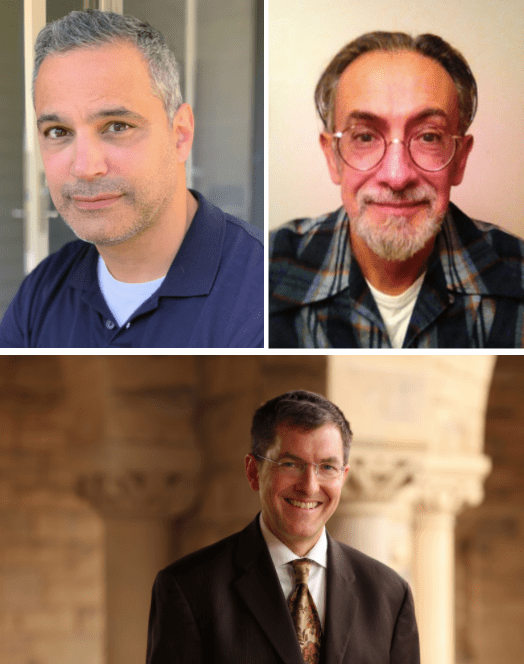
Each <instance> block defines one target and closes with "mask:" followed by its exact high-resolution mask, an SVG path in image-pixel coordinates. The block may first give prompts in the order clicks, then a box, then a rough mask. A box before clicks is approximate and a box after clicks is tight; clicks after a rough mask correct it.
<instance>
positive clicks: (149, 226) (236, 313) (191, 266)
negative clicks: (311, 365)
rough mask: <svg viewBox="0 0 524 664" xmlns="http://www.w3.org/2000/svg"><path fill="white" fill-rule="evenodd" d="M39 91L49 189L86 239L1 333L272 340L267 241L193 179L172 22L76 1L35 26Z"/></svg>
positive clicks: (188, 119) (48, 267)
mask: <svg viewBox="0 0 524 664" xmlns="http://www.w3.org/2000/svg"><path fill="white" fill-rule="evenodd" d="M33 94H34V104H35V111H36V117H37V125H38V135H39V142H40V148H41V152H42V156H43V162H44V168H45V172H46V178H47V183H48V186H49V190H50V193H51V197H52V199H53V202H54V204H55V206H56V209H57V210H58V212H59V213H60V214H61V216H62V217H63V218H64V219H65V220H66V221H67V223H68V224H69V225H70V226H71V228H72V229H73V231H74V232H75V233H76V235H78V237H79V238H80V240H77V241H75V242H72V243H70V244H67V245H66V246H65V247H63V248H62V249H61V250H60V251H58V252H57V253H56V254H53V255H52V256H50V257H48V258H47V259H45V260H44V261H43V262H42V263H41V264H40V265H39V266H38V267H37V268H36V269H35V270H34V271H33V272H32V273H31V274H30V275H29V276H28V277H27V278H26V279H25V280H24V282H23V283H22V286H21V287H20V290H19V291H18V293H17V295H16V297H15V299H14V300H13V302H12V303H11V305H10V306H9V308H8V310H7V312H6V314H5V317H4V319H3V321H2V323H1V325H0V346H1V347H4V348H6V347H11V348H13V347H14V348H17V347H31V348H32V347H38V348H43V347H44V348H45V347H54V348H56V347H123V348H125V347H175V348H177V347H178V348H179V347H200V348H201V347H233V348H234V347H262V346H263V305H262V302H263V248H262V244H261V241H260V239H259V237H258V233H257V231H256V230H255V229H254V228H253V227H251V226H249V225H248V224H246V223H244V222H242V221H240V220H238V219H235V218H234V217H231V216H229V215H227V214H225V213H224V212H222V211H221V210H219V209H218V208H216V207H214V206H213V205H211V204H210V203H209V202H208V201H206V200H205V199H204V197H203V196H201V195H200V194H198V193H196V192H192V191H189V190H188V189H187V187H186V182H185V161H186V159H187V158H188V156H189V153H190V150H191V145H192V142H193V133H194V126H193V114H192V110H191V107H190V106H189V105H188V104H184V103H182V99H181V95H180V87H179V77H178V70H177V65H176V61H175V58H174V56H173V54H172V53H171V52H170V51H169V49H168V47H167V45H166V43H165V41H164V38H163V37H162V35H161V34H160V33H159V32H158V31H157V30H155V29H154V28H152V27H151V26H149V25H148V24H147V23H143V22H141V21H138V20H137V19H134V18H132V17H128V16H126V17H124V16H120V15H118V14H113V13H106V12H98V11H86V12H72V13H71V14H69V15H67V16H65V17H64V18H62V19H60V20H59V21H55V22H54V23H51V24H49V25H47V26H46V27H45V28H44V29H43V30H42V31H41V32H40V34H39V36H38V39H37V42H36V46H35V70H34V79H33Z"/></svg>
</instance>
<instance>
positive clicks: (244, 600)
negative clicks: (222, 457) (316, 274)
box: [147, 390, 420, 664]
mask: <svg viewBox="0 0 524 664" xmlns="http://www.w3.org/2000/svg"><path fill="white" fill-rule="evenodd" d="M251 433H252V452H251V453H250V454H248V455H247V457H246V474H247V478H248V481H249V483H250V485H251V487H252V488H253V489H254V490H255V491H258V492H259V493H260V500H261V503H262V512H261V513H260V514H259V515H258V516H257V517H256V518H255V520H254V521H253V522H252V523H250V524H249V525H248V526H247V527H246V528H245V529H244V530H243V531H241V532H240V533H236V534H234V535H231V536H230V537H227V538H226V539H224V540H221V541H220V542H217V543H216V544H213V545H212V546H209V547H206V548H205V549H202V550H200V551H196V552H195V553H192V554H190V555H188V556H186V557H184V558H182V559H181V560H179V561H177V562H175V563H173V564H172V565H170V566H169V567H167V568H166V569H165V570H163V571H161V572H160V573H159V574H158V576H157V578H156V580H155V584H154V588H153V598H152V604H151V613H150V619H149V634H148V647H147V662H148V664H174V663H181V664H190V663H191V664H211V663H214V664H243V663H245V664H283V663H285V664H303V663H304V662H307V663H310V662H311V663H312V664H317V663H319V662H320V664H345V663H347V664H419V662H420V656H419V645H418V632H417V626H416V622H415V615H414V608H413V599H412V595H411V591H410V589H409V586H408V584H407V583H406V582H405V581H404V580H403V579H402V578H401V577H400V576H399V575H398V574H396V573H395V572H394V571H393V570H391V569H389V568H388V567H386V566H385V565H383V564H382V563H379V562H377V561H376V560H373V559H372V558H369V557H368V556H366V555H364V554H362V553H360V552H358V551H356V550H355V549H352V548H351V547H348V546H346V545H344V544H341V543H339V542H336V541H335V540H333V539H332V538H331V537H330V536H329V535H328V534H327V533H326V530H325V527H324V526H325V523H326V521H327V520H328V518H329V517H330V516H331V515H332V514H333V512H334V511H335V509H336V507H337V505H338V501H339V499H340V492H341V489H342V485H343V483H344V480H345V478H346V475H347V473H348V470H349V466H348V464H347V461H348V454H349V446H350V442H351V430H350V428H349V424H348V422H347V421H346V419H345V417H344V415H343V413H342V412H341V411H340V410H339V409H338V408H337V406H335V405H334V404H333V403H331V402H330V401H328V400H327V399H325V398H324V397H322V396H320V395H318V394H313V393H311V392H305V391H303V390H299V391H295V392H288V393H287V394H284V395H282V396H279V397H276V398H275V399H272V400H270V401H268V402H267V403H266V404H265V405H264V406H262V407H261V408H259V409H258V410H257V412H256V413H255V416H254V419H253V426H252V430H251Z"/></svg>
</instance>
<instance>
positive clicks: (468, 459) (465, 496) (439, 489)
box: [417, 454, 491, 514]
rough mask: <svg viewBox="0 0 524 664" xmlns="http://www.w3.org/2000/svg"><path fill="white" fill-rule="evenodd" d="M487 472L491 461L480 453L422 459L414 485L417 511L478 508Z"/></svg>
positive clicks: (453, 511) (452, 510)
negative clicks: (421, 466) (421, 467)
mask: <svg viewBox="0 0 524 664" xmlns="http://www.w3.org/2000/svg"><path fill="white" fill-rule="evenodd" d="M490 470H491V460H490V459H489V458H488V457H487V456H484V455H481V454H463V455H452V454H450V455H449V456H441V455H435V456H427V457H425V458H424V459H423V472H422V473H421V474H420V475H419V477H418V482H417V493H418V495H419V502H418V505H417V511H418V512H419V513H428V512H443V513H448V514H456V513H458V512H459V511H460V510H461V509H462V508H463V507H465V506H475V505H478V504H479V503H481V502H482V500H483V497H484V488H483V484H484V479H485V478H486V476H487V474H488V473H489V471H490Z"/></svg>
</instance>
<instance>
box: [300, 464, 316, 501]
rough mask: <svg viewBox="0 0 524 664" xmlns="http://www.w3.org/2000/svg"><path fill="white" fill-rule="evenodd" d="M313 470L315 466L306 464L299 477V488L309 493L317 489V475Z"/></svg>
mask: <svg viewBox="0 0 524 664" xmlns="http://www.w3.org/2000/svg"><path fill="white" fill-rule="evenodd" d="M315 471H316V468H315V466H313V465H311V464H308V465H307V466H306V468H305V470H304V472H303V473H302V475H301V476H300V478H299V484H300V486H301V488H302V489H303V490H304V491H307V493H309V494H313V493H316V492H317V491H318V477H317V474H316V472H315Z"/></svg>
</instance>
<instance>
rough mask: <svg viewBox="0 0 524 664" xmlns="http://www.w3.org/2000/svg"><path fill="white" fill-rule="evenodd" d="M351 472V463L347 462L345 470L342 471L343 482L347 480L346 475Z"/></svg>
mask: <svg viewBox="0 0 524 664" xmlns="http://www.w3.org/2000/svg"><path fill="white" fill-rule="evenodd" d="M348 473H349V463H347V464H346V465H345V467H344V471H343V472H342V484H344V482H345V481H346V477H347V475H348Z"/></svg>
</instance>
